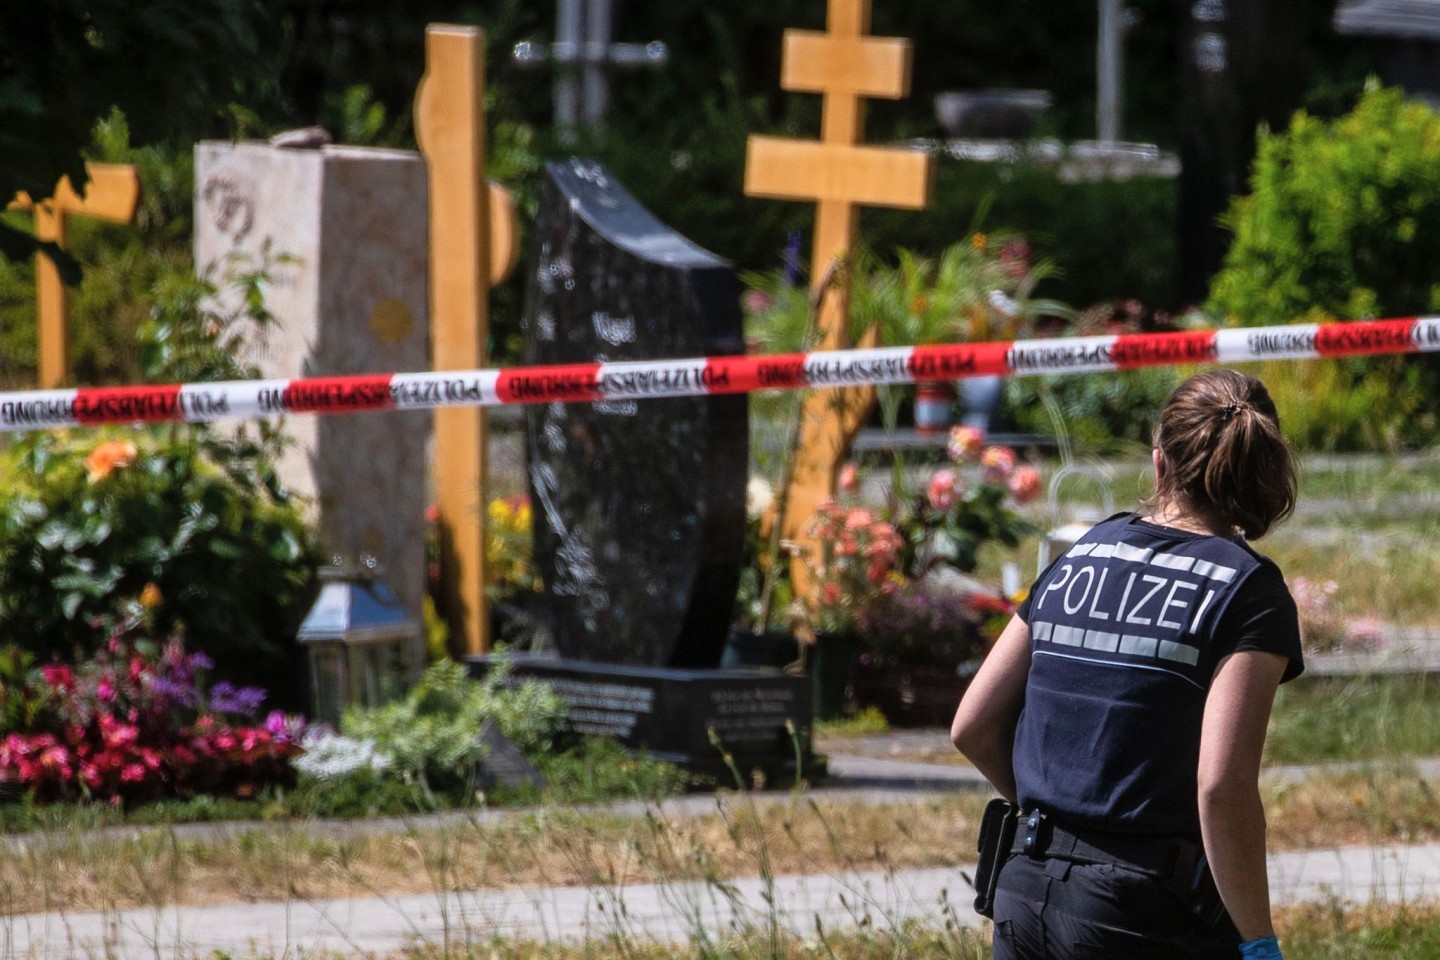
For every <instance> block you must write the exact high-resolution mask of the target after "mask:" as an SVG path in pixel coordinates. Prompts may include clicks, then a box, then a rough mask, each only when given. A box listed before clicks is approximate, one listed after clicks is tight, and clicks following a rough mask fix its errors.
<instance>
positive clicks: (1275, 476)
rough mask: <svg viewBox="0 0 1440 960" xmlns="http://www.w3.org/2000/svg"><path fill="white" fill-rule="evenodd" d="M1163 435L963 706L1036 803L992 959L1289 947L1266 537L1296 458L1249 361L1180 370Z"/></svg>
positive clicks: (1282, 658)
mask: <svg viewBox="0 0 1440 960" xmlns="http://www.w3.org/2000/svg"><path fill="white" fill-rule="evenodd" d="M1154 447H1155V449H1154V451H1153V453H1152V459H1153V463H1154V468H1155V492H1154V494H1153V496H1152V497H1151V498H1150V499H1149V500H1148V501H1146V503H1145V504H1144V506H1143V509H1142V510H1141V511H1140V512H1139V513H1135V514H1130V513H1124V514H1117V515H1116V516H1113V517H1110V518H1109V519H1107V520H1104V521H1102V522H1101V523H1099V524H1097V525H1096V526H1095V527H1094V528H1093V529H1092V530H1091V531H1090V532H1089V533H1088V534H1086V535H1085V536H1084V537H1082V538H1081V539H1080V540H1079V541H1078V542H1077V543H1076V544H1075V545H1074V546H1073V547H1071V548H1070V549H1069V550H1068V551H1066V553H1065V554H1064V555H1063V556H1061V557H1059V558H1058V559H1057V560H1056V561H1055V562H1054V563H1053V564H1051V565H1050V567H1049V568H1048V569H1047V570H1046V571H1045V572H1044V573H1042V574H1041V575H1040V577H1039V579H1038V580H1036V582H1035V584H1034V586H1033V587H1032V588H1031V591H1030V594H1029V596H1028V597H1027V598H1026V600H1025V602H1024V603H1023V604H1022V605H1021V607H1020V609H1019V611H1018V613H1017V615H1016V617H1015V618H1014V619H1013V620H1012V621H1011V622H1010V624H1009V626H1008V627H1007V628H1006V629H1005V631H1004V633H1003V634H1002V635H1001V636H1000V638H999V640H998V641H997V642H996V645H995V647H994V649H993V650H992V651H991V653H990V655H989V656H988V657H987V658H986V660H985V663H984V665H983V666H982V667H981V669H980V671H979V673H978V674H976V676H975V679H974V680H973V681H972V683H971V685H970V687H969V689H968V691H967V692H966V694H965V697H964V699H963V700H962V701H961V703H960V707H959V710H958V711H957V712H956V715H955V722H954V726H953V727H952V729H951V736H952V738H953V739H954V741H955V746H956V747H957V748H958V749H959V750H960V751H961V752H962V753H964V754H965V755H966V756H967V757H968V758H970V760H971V761H972V762H973V763H974V764H975V766H976V767H977V768H979V770H980V771H981V772H982V773H983V774H984V775H985V776H986V778H987V779H989V781H990V782H991V784H992V785H994V787H995V789H996V790H997V791H998V792H999V793H1000V794H1001V795H1002V796H1004V797H1005V798H1007V799H1009V800H1010V801H1012V802H1015V803H1018V804H1019V806H1020V814H1019V821H1018V824H1017V827H1016V831H1015V836H1014V840H1013V843H1012V844H1010V845H1009V846H1008V848H1007V850H1006V851H1003V852H1002V853H1001V860H1002V862H1003V865H1002V866H1001V867H1000V873H999V877H998V882H997V888H996V893H995V897H994V921H995V933H994V937H995V940H994V946H995V950H994V954H995V958H996V960H1021V958H1025V960H1030V958H1034V960H1039V958H1066V960H1068V958H1081V957H1095V958H1105V960H1124V958H1165V960H1169V958H1192V957H1193V958H1207V960H1208V958H1212V957H1213V958H1222V957H1223V958H1227V960H1229V958H1235V957H1245V958H1266V960H1278V958H1279V957H1280V949H1279V946H1278V944H1277V942H1276V940H1275V931H1274V928H1273V926H1272V924H1271V917H1270V894H1269V887H1268V883H1267V880H1266V874H1265V814H1264V810H1263V809H1262V806H1261V801H1260V793H1259V787H1258V780H1259V770H1260V753H1261V749H1262V748H1263V746H1264V743H1265V729H1266V724H1267V722H1268V720H1269V717H1270V708H1271V705H1272V703H1273V701H1274V697H1275V690H1276V687H1277V686H1278V685H1279V684H1280V683H1282V682H1284V681H1286V680H1289V679H1291V678H1293V677H1295V676H1297V675H1298V674H1299V673H1300V671H1301V669H1302V663H1301V656H1300V632H1299V622H1298V617H1297V615H1296V609H1295V603H1294V601H1293V600H1292V599H1291V597H1290V594H1289V591H1288V590H1287V588H1286V585H1285V580H1284V577H1283V576H1282V575H1281V573H1280V570H1279V568H1278V567H1277V566H1276V565H1275V564H1274V563H1273V562H1271V561H1270V560H1268V559H1266V558H1265V557H1262V556H1261V555H1260V554H1258V553H1256V552H1255V551H1254V550H1253V549H1251V547H1250V546H1249V542H1248V541H1250V540H1255V539H1258V538H1259V537H1261V536H1263V535H1264V534H1265V533H1266V532H1267V531H1269V530H1270V529H1271V527H1272V526H1273V525H1274V524H1275V523H1276V522H1278V521H1280V520H1283V519H1284V518H1285V517H1287V516H1288V515H1289V514H1290V513H1291V511H1292V510H1293V509H1294V505H1295V492H1296V477H1295V461H1294V455H1293V453H1292V451H1291V449H1290V447H1289V445H1288V444H1287V443H1286V441H1285V439H1284V437H1283V436H1282V434H1281V433H1280V425H1279V419H1278V417H1277V415H1276V412H1275V405H1274V403H1273V402H1272V401H1271V399H1270V395H1269V394H1268V393H1267V392H1266V390H1265V387H1264V386H1263V385H1262V384H1261V383H1260V382H1259V381H1258V380H1256V379H1254V378H1253V377H1249V376H1246V375H1244V374H1241V373H1238V372H1235V371H1231V370H1221V371H1214V372H1209V373H1204V374H1200V375H1199V376H1196V377H1193V378H1191V379H1190V380H1187V381H1186V382H1185V383H1183V384H1181V386H1180V387H1179V388H1177V389H1176V391H1175V392H1174V394H1172V395H1171V397H1170V399H1169V400H1168V401H1167V402H1166V404H1165V407H1164V409H1163V411H1162V412H1161V414H1160V421H1159V425H1158V427H1157V428H1156V433H1155V444H1154Z"/></svg>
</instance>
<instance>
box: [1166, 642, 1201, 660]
mask: <svg viewBox="0 0 1440 960" xmlns="http://www.w3.org/2000/svg"><path fill="white" fill-rule="evenodd" d="M1159 657H1160V659H1161V660H1174V661H1175V662H1176V663H1188V664H1190V666H1192V667H1193V666H1195V664H1197V663H1199V662H1200V648H1199V647H1192V646H1190V645H1189V644H1184V643H1176V642H1175V641H1174V640H1161V641H1160V653H1159Z"/></svg>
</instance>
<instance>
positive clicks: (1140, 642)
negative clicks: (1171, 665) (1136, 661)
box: [1120, 633, 1160, 657]
mask: <svg viewBox="0 0 1440 960" xmlns="http://www.w3.org/2000/svg"><path fill="white" fill-rule="evenodd" d="M1159 642H1160V641H1159V640H1156V639H1155V638H1154V637H1137V636H1135V635H1134V634H1130V633H1127V634H1125V636H1123V637H1121V638H1120V652H1121V653H1128V654H1131V655H1132V656H1136V657H1153V656H1155V647H1156V645H1157V644H1159Z"/></svg>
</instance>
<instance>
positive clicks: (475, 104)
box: [415, 24, 519, 653]
mask: <svg viewBox="0 0 1440 960" xmlns="http://www.w3.org/2000/svg"><path fill="white" fill-rule="evenodd" d="M415 139H416V141H417V142H418V143H419V146H420V152H421V153H423V154H424V156H425V168H426V171H427V175H428V184H429V210H430V220H429V234H430V257H429V266H430V298H431V302H430V367H431V369H433V370H467V369H474V368H476V367H483V366H485V365H486V364H487V362H488V359H489V355H488V352H487V349H486V338H487V337H488V336H489V330H490V287H491V286H493V285H494V284H497V283H499V282H500V281H502V280H504V279H505V277H506V276H508V275H509V273H510V271H511V270H513V269H514V268H515V261H516V258H517V255H518V247H517V245H516V238H517V237H518V235H519V227H518V224H517V222H516V217H515V203H514V200H513V199H512V198H511V196H510V193H509V192H508V191H507V190H506V189H505V188H504V187H502V186H500V185H499V184H497V183H494V182H491V181H487V180H486V179H485V34H484V31H482V30H479V29H477V28H475V27H466V26H455V25H452V24H431V25H430V26H429V27H427V28H426V29H425V76H424V77H423V78H422V79H421V82H420V87H419V89H418V90H417V91H416V95H415ZM434 427H435V440H434V450H433V454H432V462H433V464H434V469H433V473H434V478H435V507H436V510H437V512H438V518H437V520H438V522H437V527H438V531H439V533H440V537H439V540H438V546H439V554H440V557H439V563H438V569H439V571H440V576H441V582H440V590H439V593H440V607H441V613H442V614H443V615H444V618H445V622H446V623H447V624H448V625H449V628H450V636H451V641H452V646H453V647H454V648H456V649H457V650H467V651H469V652H471V653H480V652H482V651H484V650H487V649H489V639H490V638H489V637H487V636H486V624H487V621H488V616H487V611H486V596H485V592H484V584H485V582H486V580H487V577H486V570H485V530H484V524H483V522H482V523H477V522H476V517H477V515H478V516H480V517H481V518H483V516H484V513H483V511H484V504H485V502H486V500H487V499H488V494H487V480H488V477H487V474H486V469H485V455H486V446H487V437H488V432H489V418H488V417H487V415H486V412H485V411H484V410H481V409H478V408H474V407H452V408H449V409H444V410H437V411H435V418H434Z"/></svg>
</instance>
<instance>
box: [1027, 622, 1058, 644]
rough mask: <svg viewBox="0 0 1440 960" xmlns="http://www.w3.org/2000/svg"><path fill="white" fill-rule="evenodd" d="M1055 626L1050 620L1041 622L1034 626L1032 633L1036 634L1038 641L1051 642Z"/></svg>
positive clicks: (1031, 629)
mask: <svg viewBox="0 0 1440 960" xmlns="http://www.w3.org/2000/svg"><path fill="white" fill-rule="evenodd" d="M1053 626H1055V625H1054V624H1053V623H1051V622H1050V621H1049V620H1040V621H1037V622H1036V623H1035V624H1034V626H1032V627H1031V628H1030V631H1031V632H1032V633H1033V634H1035V639H1036V640H1049V639H1050V628H1051V627H1053Z"/></svg>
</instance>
